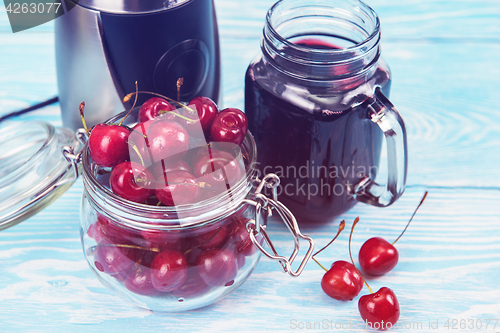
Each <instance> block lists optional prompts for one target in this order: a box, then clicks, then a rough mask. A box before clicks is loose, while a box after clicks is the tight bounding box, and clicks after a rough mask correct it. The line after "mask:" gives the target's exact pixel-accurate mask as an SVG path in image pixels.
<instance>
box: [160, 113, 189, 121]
mask: <svg viewBox="0 0 500 333" xmlns="http://www.w3.org/2000/svg"><path fill="white" fill-rule="evenodd" d="M158 113H159V114H166V113H171V114H173V115H174V116H177V117H179V118H182V119H184V120H187V121H189V122H190V123H194V122H196V120H194V119H191V118H188V117H186V116H183V115H181V114H178V113H175V111H160V112H158Z"/></svg>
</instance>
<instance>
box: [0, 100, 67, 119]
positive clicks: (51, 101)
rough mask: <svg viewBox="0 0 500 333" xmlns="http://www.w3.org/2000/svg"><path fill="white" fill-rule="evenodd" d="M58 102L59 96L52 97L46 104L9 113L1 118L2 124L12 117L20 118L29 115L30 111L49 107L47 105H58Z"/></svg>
mask: <svg viewBox="0 0 500 333" xmlns="http://www.w3.org/2000/svg"><path fill="white" fill-rule="evenodd" d="M57 102H59V97H57V96H56V97H52V98H51V99H49V100H46V101H44V102H41V103H38V104H35V105H32V106H30V107H27V108H26V109H22V110H19V111H14V112H11V113H8V114H6V115H4V116H2V117H0V122H2V121H4V120H5V119H8V118H11V117H16V116H20V115H22V114H25V113H28V112H30V111H34V110H38V109H40V108H43V107H44V106H47V105H50V104H54V103H57Z"/></svg>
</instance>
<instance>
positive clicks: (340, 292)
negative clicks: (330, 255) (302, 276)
mask: <svg viewBox="0 0 500 333" xmlns="http://www.w3.org/2000/svg"><path fill="white" fill-rule="evenodd" d="M321 289H323V291H324V292H325V294H327V295H328V296H330V297H332V298H334V299H336V300H339V301H351V300H352V299H353V298H354V297H356V296H358V294H359V292H360V291H361V289H363V278H362V277H361V275H360V274H359V272H358V270H357V269H356V267H354V265H353V264H351V263H350V262H347V261H343V260H339V261H335V262H334V263H333V264H332V267H330V269H329V270H328V271H327V272H326V273H325V275H323V278H322V279H321Z"/></svg>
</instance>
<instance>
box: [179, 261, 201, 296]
mask: <svg viewBox="0 0 500 333" xmlns="http://www.w3.org/2000/svg"><path fill="white" fill-rule="evenodd" d="M209 290H210V286H209V285H207V284H206V283H205V281H203V279H202V278H201V277H200V275H199V274H198V271H197V270H196V268H195V267H190V268H188V275H187V278H186V281H185V282H184V283H183V284H182V286H180V287H179V288H178V289H176V290H174V291H173V292H172V295H174V296H175V297H196V296H200V295H204V294H205V293H207V292H208V291H209Z"/></svg>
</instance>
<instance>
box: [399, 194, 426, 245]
mask: <svg viewBox="0 0 500 333" xmlns="http://www.w3.org/2000/svg"><path fill="white" fill-rule="evenodd" d="M427 193H428V192H427V191H425V193H424V196H423V197H422V200H420V203H419V204H418V206H417V208H415V211H414V212H413V215H412V216H411V218H410V220H409V221H408V223H407V224H406V227H405V228H404V230H403V232H402V233H401V235H399V237H398V238H396V240H395V241H394V242H392V245H394V244H396V242H397V241H398V240H399V239H400V238H401V236H403V234H404V233H405V231H406V229H408V227H409V226H410V223H411V221H412V220H413V217H414V216H415V214H417V211H418V209H419V208H420V206H422V204H423V203H424V200H425V198H426V197H427Z"/></svg>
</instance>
